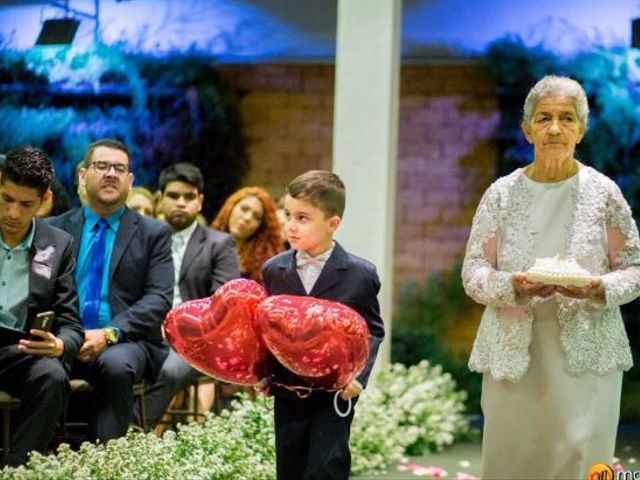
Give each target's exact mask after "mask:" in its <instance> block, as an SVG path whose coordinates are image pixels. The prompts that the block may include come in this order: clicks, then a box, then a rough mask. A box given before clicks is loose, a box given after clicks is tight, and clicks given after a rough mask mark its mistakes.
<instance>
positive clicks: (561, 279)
mask: <svg viewBox="0 0 640 480" xmlns="http://www.w3.org/2000/svg"><path fill="white" fill-rule="evenodd" d="M527 278H528V279H529V281H531V282H541V283H546V284H547V285H563V286H565V285H574V286H576V287H586V286H587V285H589V283H590V282H591V280H592V277H591V274H590V273H589V272H588V271H587V270H585V269H584V268H582V267H581V266H580V265H578V263H577V262H576V261H575V260H574V259H573V258H566V257H562V256H560V255H556V256H555V257H548V258H537V259H536V262H535V263H534V264H533V267H531V268H530V269H529V270H528V271H527Z"/></svg>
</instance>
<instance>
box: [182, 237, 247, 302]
mask: <svg viewBox="0 0 640 480" xmlns="http://www.w3.org/2000/svg"><path fill="white" fill-rule="evenodd" d="M239 276H240V266H239V265H238V253H237V251H236V243H235V240H234V239H233V237H232V236H231V235H229V234H228V233H223V232H220V231H218V230H214V229H212V228H207V227H203V226H202V225H198V226H196V229H195V230H194V231H193V234H192V235H191V238H190V239H189V243H188V244H187V248H186V250H185V252H184V257H183V258H182V265H181V266H180V276H179V278H178V286H179V288H180V297H181V298H182V300H183V301H187V300H194V299H196V298H204V297H208V296H209V295H211V294H212V293H213V292H215V291H216V290H217V289H218V287H220V286H221V285H223V284H224V283H226V282H228V281H229V280H232V279H234V278H238V277H239Z"/></svg>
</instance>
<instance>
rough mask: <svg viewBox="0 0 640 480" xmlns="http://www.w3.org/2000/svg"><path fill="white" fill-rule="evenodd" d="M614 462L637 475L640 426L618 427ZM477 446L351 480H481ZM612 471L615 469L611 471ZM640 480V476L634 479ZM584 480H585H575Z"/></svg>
mask: <svg viewBox="0 0 640 480" xmlns="http://www.w3.org/2000/svg"><path fill="white" fill-rule="evenodd" d="M617 443H618V444H617V447H616V458H617V459H619V465H620V467H621V468H622V469H623V470H628V471H632V472H635V471H639V472H640V424H635V425H621V426H620V428H619V430H618V442H617ZM480 469H481V465H480V442H479V441H478V442H473V443H457V444H455V445H453V446H452V447H450V448H447V449H445V450H444V451H443V452H440V453H430V454H427V455H423V456H421V457H414V458H411V459H409V462H408V463H407V464H405V465H398V466H396V467H394V468H391V469H389V471H388V472H386V473H384V474H381V475H379V476H375V477H372V476H358V477H353V479H354V480H356V479H357V480H366V479H378V480H391V479H393V480H395V479H398V480H400V479H407V478H413V479H416V478H424V479H431V478H438V479H442V480H445V479H455V480H479V479H480ZM614 470H615V468H614ZM632 478H640V473H638V474H636V476H635V477H632ZM576 480H584V479H576Z"/></svg>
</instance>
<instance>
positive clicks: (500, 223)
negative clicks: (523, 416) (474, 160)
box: [462, 167, 640, 382]
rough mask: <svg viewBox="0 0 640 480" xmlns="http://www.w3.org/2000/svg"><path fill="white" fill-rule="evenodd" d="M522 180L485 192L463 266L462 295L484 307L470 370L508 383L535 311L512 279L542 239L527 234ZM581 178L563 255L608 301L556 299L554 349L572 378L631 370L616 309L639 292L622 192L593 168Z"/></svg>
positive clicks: (524, 350) (633, 234) (524, 357)
mask: <svg viewBox="0 0 640 480" xmlns="http://www.w3.org/2000/svg"><path fill="white" fill-rule="evenodd" d="M523 175H524V172H523V170H522V169H518V170H516V171H515V172H513V173H511V174H510V175H508V176H506V177H503V178H501V179H499V180H497V181H496V182H495V183H493V185H491V186H490V187H489V189H488V190H487V191H486V192H485V194H484V196H483V197H482V200H481V201H480V205H479V206H478V210H477V211H476V215H475V217H474V219H473V226H472V228H471V235H470V238H469V243H468V245H467V251H466V255H465V259H464V264H463V268H462V281H463V284H464V288H465V290H466V292H467V294H468V295H469V296H471V297H472V298H473V299H474V300H475V301H477V302H479V303H481V304H483V305H486V308H485V311H484V314H483V316H482V320H481V322H480V327H479V328H478V332H477V335H476V339H475V342H474V345H473V350H472V352H471V358H470V360H469V368H471V370H475V371H477V372H483V373H490V374H491V375H492V376H493V377H494V378H496V379H498V380H502V379H508V380H511V381H514V382H515V381H517V380H519V379H520V378H522V376H523V375H524V374H525V373H526V371H527V369H528V367H529V361H530V355H529V344H530V343H531V337H532V322H533V306H534V305H535V303H536V301H539V300H536V299H535V297H534V298H533V299H531V298H529V299H522V298H516V295H515V291H514V289H513V286H512V284H511V272H525V271H527V270H528V269H529V268H530V267H531V266H532V265H533V263H534V260H535V259H534V258H533V257H532V252H533V242H534V241H535V237H536V235H544V232H536V231H533V228H532V225H531V221H530V219H529V214H528V212H529V211H530V210H529V207H530V206H531V205H530V204H531V201H532V198H533V196H532V193H531V192H530V190H529V187H528V186H527V183H526V180H525V179H524V178H523ZM578 175H579V176H578V181H577V182H575V183H574V185H575V186H574V187H572V188H573V191H572V198H573V199H574V201H575V207H574V211H573V219H572V222H571V224H570V226H569V228H568V231H567V233H566V237H565V238H566V242H567V243H566V253H567V254H570V255H572V256H574V257H575V259H576V260H577V261H578V263H579V264H580V265H581V266H582V267H584V268H586V269H587V270H589V272H591V274H592V275H600V276H601V278H602V281H603V283H604V286H605V296H606V301H604V302H599V301H595V300H575V299H570V298H568V297H564V296H561V295H559V294H556V302H557V305H558V307H557V316H558V322H559V324H560V343H561V345H562V350H563V352H564V356H565V362H566V368H567V370H568V372H569V373H570V374H572V375H580V374H582V373H585V372H593V373H596V374H599V375H604V374H606V373H608V372H611V371H612V370H616V369H623V370H628V369H629V368H631V366H632V365H633V362H632V359H631V351H630V348H629V340H628V338H627V335H626V332H625V329H624V325H623V322H622V317H621V315H620V308H619V305H622V304H624V303H627V302H630V301H631V300H633V299H634V298H636V297H638V296H639V295H640V242H639V240H638V229H637V227H636V224H635V222H634V220H633V217H632V216H631V209H630V208H629V205H628V204H627V202H626V201H625V199H624V198H623V196H622V193H621V192H620V189H619V188H618V186H617V185H616V184H615V183H614V182H613V181H611V180H610V179H609V178H607V177H606V176H604V175H602V174H601V173H599V172H597V171H596V170H594V169H592V168H590V167H583V168H581V170H580V172H579V173H578ZM535 208H545V206H544V205H536V206H535ZM558 228H562V227H561V226H559V227H558Z"/></svg>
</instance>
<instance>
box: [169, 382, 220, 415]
mask: <svg viewBox="0 0 640 480" xmlns="http://www.w3.org/2000/svg"><path fill="white" fill-rule="evenodd" d="M211 383H213V384H214V397H213V411H214V413H216V414H219V413H220V412H221V411H222V390H221V388H222V387H221V383H220V382H219V381H217V380H216V379H214V378H211V377H208V376H207V375H201V376H199V377H198V378H197V379H196V380H194V381H193V382H191V384H190V385H189V386H188V387H187V388H188V389H190V388H193V395H191V396H190V398H189V399H188V401H187V405H186V407H181V408H171V407H170V408H169V409H167V414H168V415H170V416H171V417H172V418H173V420H172V421H171V422H168V423H177V421H178V420H181V421H183V422H188V421H189V420H190V419H192V418H193V419H196V420H197V419H198V418H205V415H206V412H200V411H199V409H200V406H199V405H198V394H199V388H200V386H201V385H208V384H211Z"/></svg>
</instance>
